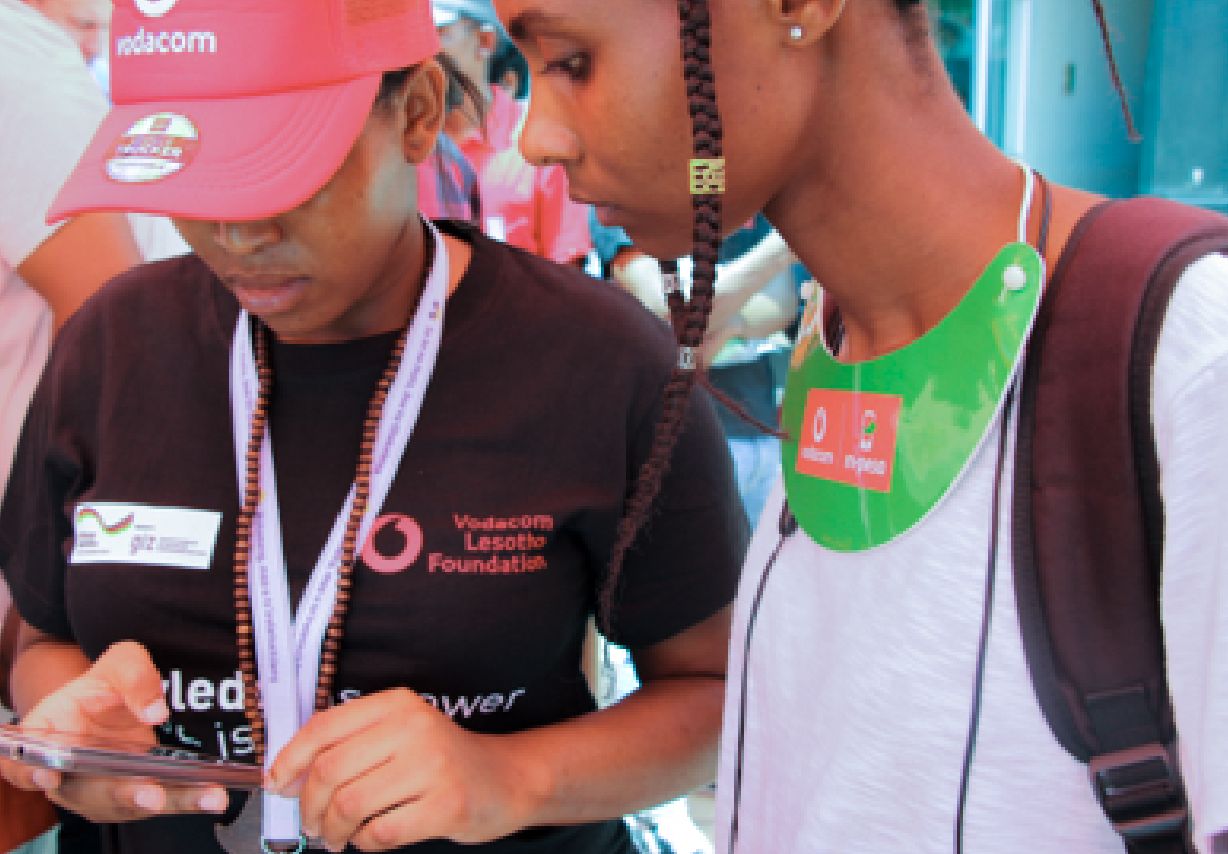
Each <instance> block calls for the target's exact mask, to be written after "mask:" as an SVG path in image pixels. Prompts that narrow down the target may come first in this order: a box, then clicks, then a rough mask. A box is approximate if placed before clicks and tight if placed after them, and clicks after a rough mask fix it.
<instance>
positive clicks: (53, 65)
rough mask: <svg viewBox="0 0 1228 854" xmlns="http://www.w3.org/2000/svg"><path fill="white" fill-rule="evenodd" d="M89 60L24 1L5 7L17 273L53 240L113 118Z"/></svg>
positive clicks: (3, 96)
mask: <svg viewBox="0 0 1228 854" xmlns="http://www.w3.org/2000/svg"><path fill="white" fill-rule="evenodd" d="M106 110H107V106H106V100H105V99H104V98H103V96H102V92H101V91H100V90H99V89H98V86H97V84H95V83H94V80H93V78H92V77H91V76H90V73H89V69H88V68H86V65H85V61H84V60H83V59H82V57H81V53H80V51H79V50H77V48H76V46H75V45H73V43H72V41H71V40H69V38H68V37H67V36H66V35H64V34H63V33H61V32H60V31H59V30H58V29H57V28H56V27H55V26H54V25H53V24H51V23H50V22H49V21H46V20H45V19H43V18H42V16H41V15H39V13H37V12H35V11H34V10H33V9H31V8H30V7H28V6H26V5H25V4H24V3H21V2H18V0H0V188H3V192H0V259H3V261H4V263H5V264H7V265H8V266H9V267H17V266H18V265H19V264H21V262H22V261H24V260H25V259H26V258H27V257H28V256H29V255H30V253H32V252H33V251H34V250H35V249H36V248H37V247H38V246H39V245H40V244H41V243H42V242H43V241H44V240H46V239H47V237H48V236H50V235H51V233H52V232H54V231H55V226H49V225H47V224H46V223H45V222H44V218H45V214H46V211H47V208H48V207H49V206H50V205H51V202H52V200H53V199H54V198H55V195H56V193H57V192H58V191H59V189H60V185H61V184H63V183H64V180H65V179H66V178H67V177H68V174H69V173H70V172H71V171H72V169H73V167H74V166H76V165H77V160H78V159H79V158H80V157H81V153H82V152H83V151H84V150H85V147H86V145H87V144H88V143H89V141H90V138H91V137H92V136H93V134H94V131H95V129H96V128H97V127H98V123H99V122H100V121H101V120H102V117H103V116H104V115H105V114H106Z"/></svg>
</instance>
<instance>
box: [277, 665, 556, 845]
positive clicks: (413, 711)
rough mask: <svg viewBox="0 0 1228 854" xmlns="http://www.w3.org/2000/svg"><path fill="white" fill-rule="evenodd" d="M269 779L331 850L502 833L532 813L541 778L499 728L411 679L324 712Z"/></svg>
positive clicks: (466, 840) (284, 755)
mask: <svg viewBox="0 0 1228 854" xmlns="http://www.w3.org/2000/svg"><path fill="white" fill-rule="evenodd" d="M538 782H540V778H538ZM266 786H267V787H268V788H269V789H271V790H272V791H275V792H277V793H278V794H282V795H285V796H287V797H298V798H299V807H300V812H301V815H302V820H303V830H304V832H306V833H307V834H308V836H314V837H318V838H320V839H321V840H323V842H324V844H325V845H326V846H327V847H328V849H329V850H330V851H340V850H342V849H343V848H344V847H345V846H346V845H347V844H349V845H354V846H356V847H358V848H360V849H362V850H364V851H384V850H387V849H389V848H396V847H398V846H401V845H408V844H410V843H414V842H419V841H421V840H424V839H435V838H445V839H451V840H453V841H456V842H461V843H478V842H486V841H489V840H492V839H498V838H499V837H501V836H506V835H508V834H509V833H512V832H514V831H516V830H519V829H520V828H521V827H524V826H525V824H526V823H528V817H529V816H531V815H532V814H533V806H534V803H535V801H534V799H535V796H536V793H537V791H538V788H539V785H535V780H534V772H533V769H531V768H527V767H524V766H523V764H521V763H519V762H517V761H514V760H513V759H512V754H511V753H510V752H509V751H506V750H504V749H503V742H502V740H501V737H500V736H492V735H482V734H478V733H472V732H469V731H467V730H465V729H463V728H461V727H459V726H457V725H456V724H455V723H453V722H452V721H451V720H450V719H449V718H448V717H447V716H445V715H443V714H442V713H440V712H439V711H437V710H436V709H435V708H434V707H433V706H431V705H430V704H429V703H427V702H426V701H425V700H423V699H422V698H421V697H419V696H418V695H417V694H415V693H413V692H412V691H410V690H408V689H404V688H398V689H392V690H388V691H382V692H380V693H378V694H371V695H369V696H366V697H362V698H359V699H356V700H351V701H349V702H347V703H345V704H343V705H340V706H335V707H334V708H331V709H328V710H327V711H324V712H321V713H319V714H317V715H315V716H314V717H313V718H312V719H311V720H309V721H308V722H307V725H306V726H304V727H303V728H302V729H301V730H300V731H299V732H298V733H297V734H296V735H295V736H294V738H293V739H291V740H290V742H289V744H287V745H286V746H285V748H284V749H283V750H282V751H281V753H280V754H278V756H277V760H276V762H275V763H274V764H273V766H272V768H270V769H269V775H268V779H267V780H266Z"/></svg>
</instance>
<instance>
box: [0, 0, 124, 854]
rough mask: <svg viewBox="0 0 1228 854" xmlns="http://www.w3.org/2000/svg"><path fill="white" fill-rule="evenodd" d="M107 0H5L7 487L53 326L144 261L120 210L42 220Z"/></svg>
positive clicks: (2, 239)
mask: <svg viewBox="0 0 1228 854" xmlns="http://www.w3.org/2000/svg"><path fill="white" fill-rule="evenodd" d="M110 8H111V7H110V3H108V2H105V0H41V2H31V3H30V4H28V5H27V4H25V3H22V2H18V0H0V187H3V188H4V192H3V193H0V486H3V484H5V483H6V482H7V480H8V476H9V468H10V466H11V464H12V458H13V451H14V449H15V447H16V445H17V439H18V435H19V434H20V432H21V425H22V421H23V419H24V417H25V413H26V408H27V406H28V405H29V402H30V397H31V395H32V394H33V392H34V387H35V385H36V383H37V381H38V378H39V376H40V375H41V373H42V370H43V365H44V363H45V362H46V359H47V354H48V351H49V349H50V346H51V339H52V337H53V335H54V334H55V333H56V332H57V331H58V330H59V328H60V327H61V326H62V325H63V324H64V322H65V321H66V320H67V319H68V317H69V316H70V315H71V314H72V313H73V312H74V311H75V310H76V309H77V307H78V306H79V305H81V303H83V302H84V301H85V300H86V299H87V298H88V297H89V296H90V295H91V294H92V293H94V291H96V290H97V289H98V288H99V287H100V286H101V285H102V284H103V283H104V282H106V281H107V280H108V279H110V278H111V277H112V276H114V275H116V274H118V273H121V272H123V271H124V270H127V269H128V268H130V267H132V266H133V265H135V264H137V263H139V262H140V261H141V251H140V249H139V248H138V243H137V241H136V239H135V237H134V235H133V232H132V229H131V227H130V223H129V220H128V219H127V218H126V217H125V216H124V215H123V214H116V213H88V214H82V215H80V216H77V217H74V218H72V219H70V220H68V221H66V222H62V223H59V224H57V225H48V224H47V223H46V219H45V218H46V214H47V208H48V206H49V205H50V204H51V200H52V198H53V197H54V196H55V193H56V192H57V191H58V189H59V187H60V185H61V184H62V183H63V182H64V179H65V178H67V176H68V174H69V173H70V172H71V171H72V168H73V166H74V165H75V164H76V162H77V159H78V158H79V157H80V156H81V152H82V151H84V150H85V146H86V144H87V143H88V142H89V139H90V135H91V134H92V133H93V132H94V129H95V128H96V127H97V125H98V122H99V121H100V120H101V119H102V117H103V115H104V114H105V113H106V103H105V101H104V99H103V97H102V95H101V94H100V93H99V91H98V88H97V86H96V85H95V83H94V81H93V79H92V78H91V77H90V75H89V72H88V71H87V69H86V67H85V65H84V62H83V59H84V60H89V59H92V58H93V57H95V56H96V55H97V53H98V49H99V42H100V39H101V37H102V33H103V32H104V31H105V29H106V20H107V19H108V18H109V16H110ZM36 9H37V11H35V10H36ZM40 12H41V13H42V14H40ZM70 36H71V40H70V38H69V37H70ZM10 608H11V605H10V600H9V593H8V588H7V587H6V586H4V585H3V584H0V716H3V717H5V718H7V717H8V712H7V710H6V709H5V706H6V705H7V699H8V691H7V687H8V686H7V681H8V668H7V664H8V661H9V657H10V654H11V651H12V641H13V640H14V637H15V633H16V630H17V626H18V623H19V621H18V620H17V619H16V617H15V616H14V615H12V614H11V612H10ZM6 617H8V619H6ZM0 785H2V784H0ZM0 816H2V817H0V850H5V851H7V850H9V849H10V848H12V847H13V846H14V845H17V844H18V843H19V842H23V841H25V840H28V839H29V837H30V836H31V835H32V834H33V833H34V832H36V831H37V830H39V829H40V828H41V827H45V823H46V822H47V820H48V819H49V816H50V813H49V809H48V807H47V805H46V804H45V802H44V803H43V804H41V805H40V804H39V803H37V802H35V801H32V800H31V799H30V798H29V797H28V796H19V795H16V794H14V793H13V792H12V791H11V790H5V789H2V788H0ZM36 844H37V845H40V846H49V845H50V844H51V843H50V842H46V841H44V842H40V843H36ZM33 847H34V846H32V849H33ZM38 850H42V848H39V849H38Z"/></svg>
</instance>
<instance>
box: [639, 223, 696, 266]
mask: <svg viewBox="0 0 1228 854" xmlns="http://www.w3.org/2000/svg"><path fill="white" fill-rule="evenodd" d="M624 228H625V229H626V232H627V236H628V237H630V238H631V241H632V242H633V243H634V244H635V248H636V249H638V250H640V251H641V252H643V253H645V254H647V255H651V256H652V257H654V258H657V259H660V260H663V261H664V260H668V259H672V258H681V257H682V256H684V255H690V254H691V251H692V249H694V247H695V244H694V242H693V240H692V237H691V229H690V227H689V225H688V227H687V228H686V230H681V229H671V230H665V229H661V228H652V227H650V226H644V227H643V228H637V227H636V226H634V225H627V226H624Z"/></svg>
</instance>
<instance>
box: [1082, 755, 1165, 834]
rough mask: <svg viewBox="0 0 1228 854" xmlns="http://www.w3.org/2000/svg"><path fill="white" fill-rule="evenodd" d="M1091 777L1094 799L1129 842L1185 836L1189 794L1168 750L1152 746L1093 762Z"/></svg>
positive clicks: (1089, 771)
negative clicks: (1174, 835) (1186, 800)
mask: <svg viewBox="0 0 1228 854" xmlns="http://www.w3.org/2000/svg"><path fill="white" fill-rule="evenodd" d="M1088 773H1089V774H1090V776H1091V780H1092V788H1093V789H1094V790H1095V792H1096V799H1097V800H1098V801H1100V806H1101V808H1102V809H1103V810H1104V813H1105V815H1107V816H1108V817H1109V821H1110V822H1112V824H1113V827H1114V828H1115V829H1116V830H1117V832H1118V833H1119V834H1121V836H1122V838H1124V839H1125V840H1127V841H1130V842H1132V841H1140V840H1145V839H1151V838H1154V837H1157V836H1163V835H1168V834H1177V835H1183V834H1184V833H1185V827H1186V821H1187V818H1188V812H1187V810H1186V804H1185V789H1184V788H1183V786H1182V784H1181V778H1180V776H1179V775H1178V774H1177V772H1176V769H1175V767H1174V762H1173V758H1172V756H1171V754H1170V753H1169V751H1168V749H1167V748H1166V747H1165V746H1164V745H1162V744H1160V743H1158V742H1152V743H1150V744H1144V745H1140V746H1138V747H1130V748H1127V749H1125V750H1115V751H1113V752H1111V753H1104V754H1101V755H1099V756H1093V757H1092V758H1091V760H1090V761H1089V762H1088Z"/></svg>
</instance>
